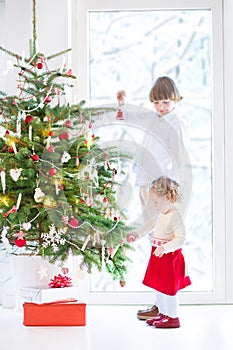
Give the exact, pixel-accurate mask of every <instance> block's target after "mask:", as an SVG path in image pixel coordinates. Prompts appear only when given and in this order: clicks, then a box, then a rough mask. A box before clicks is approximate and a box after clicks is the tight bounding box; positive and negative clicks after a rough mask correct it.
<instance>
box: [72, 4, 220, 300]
mask: <svg viewBox="0 0 233 350" xmlns="http://www.w3.org/2000/svg"><path fill="white" fill-rule="evenodd" d="M81 3H82V5H80V7H78V8H77V9H76V10H77V14H78V21H77V23H78V30H77V33H78V37H77V47H78V48H79V49H78V52H79V55H80V56H81V57H80V58H79V62H80V63H79V77H80V79H79V84H80V85H82V84H83V85H82V87H81V90H80V87H79V91H80V93H81V95H82V94H83V96H82V97H85V98H86V99H88V100H89V102H90V103H91V104H92V105H93V106H96V105H103V104H113V103H114V102H115V96H116V92H117V91H118V90H119V89H124V90H125V91H126V94H127V95H126V106H125V113H126V115H127V116H128V117H129V119H130V116H132V115H137V114H138V115H139V114H140V113H142V110H141V108H142V107H143V108H146V109H149V110H151V109H152V107H151V105H150V102H149V100H148V93H149V90H150V88H151V86H152V84H153V82H154V80H155V79H156V78H157V77H158V76H161V75H169V76H170V77H171V78H173V79H174V80H175V81H176V83H177V85H178V86H179V89H180V91H181V93H182V95H183V96H184V99H183V102H182V103H181V104H180V106H179V111H180V113H181V114H182V116H183V118H184V119H185V120H186V122H187V123H188V125H189V130H190V138H189V141H188V144H187V150H188V154H189V158H190V165H191V168H192V181H191V182H190V184H191V186H192V195H191V196H190V201H189V203H188V206H187V212H186V216H185V224H186V228H187V233H188V235H187V236H188V237H187V243H186V246H185V251H186V253H187V254H186V256H187V261H188V265H189V273H190V276H191V279H192V286H190V287H189V288H188V289H187V290H186V291H185V292H183V293H182V298H183V300H184V301H189V302H193V301H194V302H195V301H198V302H200V301H204V300H205V301H212V300H220V299H221V298H223V297H224V283H223V282H224V281H223V279H224V276H223V274H221V273H220V272H219V270H218V269H217V268H216V264H217V265H218V266H221V267H222V268H224V259H223V255H222V254H221V253H220V251H219V249H220V250H221V249H222V248H223V247H224V239H225V238H224V237H222V239H221V240H219V237H218V236H217V235H216V232H218V230H219V229H221V230H224V198H223V189H222V188H219V186H216V184H217V183H220V182H221V183H224V181H223V172H222V171H220V168H219V166H220V165H221V168H222V169H223V168H224V163H223V158H222V157H221V156H220V153H222V151H221V152H219V149H221V148H222V149H223V133H222V130H220V129H218V127H217V125H218V120H219V117H220V115H222V112H223V110H222V104H221V103H222V102H221V101H222V100H221V96H222V81H221V74H222V56H221V52H222V48H221V2H220V1H219V2H216V1H206V2H205V1H202V2H199V1H198V2H197V1H193V2H192V1H191V2H189V7H187V6H186V4H185V3H186V2H185V1H166V2H164V3H163V8H161V5H160V4H159V3H160V2H159V1H149V0H148V1H144V3H143V8H140V6H138V8H136V6H134V8H132V7H131V6H130V1H128V2H127V1H126V2H125V3H124V5H122V4H120V3H118V6H119V8H117V9H116V6H114V8H112V7H111V6H110V4H106V2H105V1H103V2H101V1H100V2H99V3H98V5H97V4H94V2H93V1H87V2H85V1H81ZM84 3H85V4H84ZM191 3H192V4H191ZM86 18H87V21H86ZM84 31H85V33H86V34H84V35H82V38H81V36H79V33H82V34H83V33H84ZM81 48H82V49H81ZM85 48H86V49H85ZM82 50H83V51H82ZM86 52H88V54H87V55H86ZM216 86H218V88H216ZM215 96H218V99H215ZM108 118H109V119H108ZM126 119H127V118H126ZM126 124H127V123H126ZM97 132H99V135H100V136H102V137H104V140H105V141H108V140H109V141H110V140H114V139H115V140H116V139H117V140H121V141H123V142H127V143H128V142H132V144H134V145H135V144H137V145H138V147H140V142H141V139H142V135H141V129H140V127H138V124H137V125H132V123H131V124H130V127H129V125H124V123H122V126H121V127H119V125H115V123H114V117H112V116H108V117H106V119H105V120H104V121H103V123H102V125H101V127H99V128H98V130H97ZM106 135H107V136H106ZM217 149H218V151H217V152H216V150H217ZM125 166H127V165H126V164H125ZM128 169H131V168H130V164H128ZM128 176H129V177H130V181H129V179H123V180H122V181H125V184H126V187H125V191H126V192H127V194H128V195H129V196H128V201H127V205H126V202H125V201H124V206H125V207H124V210H125V211H126V212H127V215H128V220H129V222H130V221H132V222H134V220H135V213H137V208H138V205H139V204H138V201H139V199H138V194H137V191H135V190H134V186H133V171H132V173H131V172H130V171H129V173H128ZM129 183H130V184H131V188H130V189H129V188H128V187H127V186H128V185H129ZM217 247H218V249H217ZM135 248H136V251H135V253H133V254H132V257H131V258H132V259H133V261H134V263H133V265H132V267H131V271H130V273H129V279H128V281H127V283H126V286H125V287H124V288H121V287H120V286H118V285H116V284H114V283H112V282H111V281H109V280H106V277H105V276H103V275H98V274H97V275H94V276H92V277H91V281H90V283H88V288H89V292H90V295H91V300H93V302H95V300H102V299H101V295H104V298H105V300H106V298H107V296H108V297H109V299H110V300H112V302H113V300H114V301H115V302H116V294H115V293H118V294H117V299H118V300H120V301H121V302H122V300H125V299H124V298H125V296H129V295H130V298H131V299H130V300H131V301H132V302H136V301H139V300H141V302H142V300H144V301H145V298H148V301H149V300H150V298H151V292H150V291H149V289H145V288H143V286H142V284H141V280H142V278H143V273H144V271H145V268H146V264H147V259H148V254H149V250H150V248H149V244H148V239H147V237H144V238H143V239H142V240H140V241H139V243H138V244H137V245H135ZM222 253H224V252H223V251H222ZM141 293H143V298H142V297H141ZM132 295H133V297H132ZM92 298H93V299H92Z"/></svg>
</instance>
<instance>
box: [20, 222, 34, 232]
mask: <svg viewBox="0 0 233 350" xmlns="http://www.w3.org/2000/svg"><path fill="white" fill-rule="evenodd" d="M22 227H23V229H24V230H25V231H28V230H30V228H31V227H32V224H31V223H30V222H24V223H23V225H22Z"/></svg>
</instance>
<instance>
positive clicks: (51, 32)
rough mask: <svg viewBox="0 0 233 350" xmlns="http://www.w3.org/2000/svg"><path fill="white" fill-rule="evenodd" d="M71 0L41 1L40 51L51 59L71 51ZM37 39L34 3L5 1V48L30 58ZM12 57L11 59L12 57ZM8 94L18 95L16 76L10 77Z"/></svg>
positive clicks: (38, 6) (30, 1)
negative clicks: (62, 52)
mask: <svg viewBox="0 0 233 350" xmlns="http://www.w3.org/2000/svg"><path fill="white" fill-rule="evenodd" d="M68 3H69V1H68V0H37V6H36V9H37V10H36V12H37V25H36V28H37V38H38V44H39V50H40V51H41V52H42V53H44V54H45V56H49V55H51V54H54V53H57V52H59V51H62V50H65V49H67V48H68ZM32 36H33V25H32V0H19V1H18V0H5V25H4V44H3V45H4V47H5V48H7V49H8V50H10V51H12V52H14V53H18V54H22V52H23V51H25V54H26V56H27V57H28V55H29V39H30V38H32ZM8 57H9V56H8ZM6 91H7V92H8V93H13V92H15V75H14V74H13V72H11V73H10V74H9V75H8V76H7V80H6Z"/></svg>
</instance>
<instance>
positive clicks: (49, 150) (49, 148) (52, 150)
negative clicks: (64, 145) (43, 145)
mask: <svg viewBox="0 0 233 350" xmlns="http://www.w3.org/2000/svg"><path fill="white" fill-rule="evenodd" d="M47 151H48V152H49V153H52V152H54V149H53V146H52V145H50V146H49V147H48V148H47Z"/></svg>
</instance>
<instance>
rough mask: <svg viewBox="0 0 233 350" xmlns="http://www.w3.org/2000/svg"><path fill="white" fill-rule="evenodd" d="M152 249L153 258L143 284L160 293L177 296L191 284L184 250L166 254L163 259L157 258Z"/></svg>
mask: <svg viewBox="0 0 233 350" xmlns="http://www.w3.org/2000/svg"><path fill="white" fill-rule="evenodd" d="M155 249H156V247H152V250H151V256H150V259H149V263H148V266H147V270H146V273H145V276H144V279H143V282H142V283H143V284H144V285H145V286H147V287H150V288H153V289H155V290H157V291H158V292H161V293H164V294H167V295H175V294H176V293H177V292H178V291H179V290H180V289H183V288H185V287H187V286H189V285H190V284H191V281H190V278H189V276H185V261H184V256H183V254H182V249H177V250H176V251H175V252H172V253H168V254H164V255H163V256H162V257H161V258H159V257H157V256H155V255H154V254H153V252H154V251H155Z"/></svg>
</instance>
